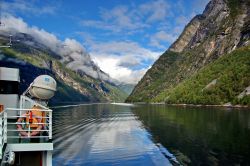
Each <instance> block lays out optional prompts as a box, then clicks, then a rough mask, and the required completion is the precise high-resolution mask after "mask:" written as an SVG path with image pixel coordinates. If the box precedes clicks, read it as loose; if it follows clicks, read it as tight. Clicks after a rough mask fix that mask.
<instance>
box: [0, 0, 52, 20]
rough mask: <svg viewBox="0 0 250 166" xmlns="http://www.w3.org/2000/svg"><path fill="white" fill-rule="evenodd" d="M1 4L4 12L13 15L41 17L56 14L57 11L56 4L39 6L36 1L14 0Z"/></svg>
mask: <svg viewBox="0 0 250 166" xmlns="http://www.w3.org/2000/svg"><path fill="white" fill-rule="evenodd" d="M1 3H2V4H1V5H2V10H3V12H5V13H11V14H16V13H17V12H21V13H23V14H26V15H30V14H32V15H36V16H40V15H42V14H55V11H56V7H55V4H53V5H51V4H50V5H46V6H37V5H36V4H35V1H25V0H14V1H12V2H7V1H3V2H1Z"/></svg>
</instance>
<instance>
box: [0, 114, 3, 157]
mask: <svg viewBox="0 0 250 166" xmlns="http://www.w3.org/2000/svg"><path fill="white" fill-rule="evenodd" d="M0 147H1V150H0V159H2V152H3V113H1V115H0Z"/></svg>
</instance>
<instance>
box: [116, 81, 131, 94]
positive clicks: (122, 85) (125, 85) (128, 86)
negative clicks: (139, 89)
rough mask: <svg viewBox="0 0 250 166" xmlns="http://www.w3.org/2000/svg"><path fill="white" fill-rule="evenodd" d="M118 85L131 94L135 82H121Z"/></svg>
mask: <svg viewBox="0 0 250 166" xmlns="http://www.w3.org/2000/svg"><path fill="white" fill-rule="evenodd" d="M117 86H118V87H119V89H121V90H122V91H124V92H125V93H126V94H127V95H130V94H131V92H132V91H133V89H134V87H135V85H134V84H127V83H119V84H117Z"/></svg>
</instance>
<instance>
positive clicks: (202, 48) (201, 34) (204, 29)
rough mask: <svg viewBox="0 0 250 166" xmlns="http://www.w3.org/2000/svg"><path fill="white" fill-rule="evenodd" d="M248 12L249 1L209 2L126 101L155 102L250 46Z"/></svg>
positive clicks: (227, 0)
mask: <svg viewBox="0 0 250 166" xmlns="http://www.w3.org/2000/svg"><path fill="white" fill-rule="evenodd" d="M249 12H250V3H249V1H245V0H212V1H210V2H209V4H208V5H207V6H206V8H205V10H204V12H203V13H202V14H201V15H198V16H195V17H194V18H193V19H192V20H191V22H190V23H189V24H188V25H187V26H186V27H185V29H184V31H183V32H182V34H181V35H180V37H179V38H178V39H177V40H176V42H174V43H173V44H172V45H171V46H170V48H169V49H168V50H167V51H166V52H165V53H164V54H163V55H162V56H161V57H160V58H159V59H158V60H157V61H156V62H155V64H154V65H153V66H152V68H151V69H149V71H148V72H147V73H146V74H145V76H144V77H143V78H142V80H141V81H140V82H139V83H138V85H137V86H136V87H135V89H134V91H133V92H132V94H131V95H130V97H129V98H128V99H127V101H129V102H131V101H132V102H135V101H148V102H150V101H153V100H154V99H155V98H158V97H157V96H159V94H161V95H162V93H165V94H168V92H169V91H171V90H173V89H174V88H175V87H176V86H177V85H178V84H180V83H182V82H183V81H185V80H187V79H188V78H190V77H191V76H193V75H195V74H196V73H198V72H199V71H200V69H202V68H204V67H206V66H207V65H209V64H211V63H213V62H214V61H216V60H217V59H219V58H220V57H222V56H223V55H226V54H228V53H231V52H232V51H233V50H235V49H238V48H240V47H242V46H247V45H249V39H250V38H249V35H250V32H249V31H250V27H249V24H250V22H249V17H250V14H249ZM214 79H216V78H214ZM211 81H212V80H210V82H211ZM163 96H165V97H164V98H158V100H157V101H165V102H167V98H168V95H163Z"/></svg>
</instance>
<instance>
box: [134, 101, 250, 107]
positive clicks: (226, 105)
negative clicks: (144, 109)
mask: <svg viewBox="0 0 250 166" xmlns="http://www.w3.org/2000/svg"><path fill="white" fill-rule="evenodd" d="M132 104H152V105H169V106H182V107H186V106H187V107H222V108H250V106H249V105H229V104H224V105H219V104H216V105H212V104H168V103H164V102H160V103H147V102H138V103H132Z"/></svg>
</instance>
